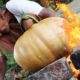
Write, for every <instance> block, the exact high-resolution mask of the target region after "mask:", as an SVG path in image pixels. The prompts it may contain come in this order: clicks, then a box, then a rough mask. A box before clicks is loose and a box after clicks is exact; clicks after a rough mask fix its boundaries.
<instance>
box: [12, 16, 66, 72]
mask: <svg viewBox="0 0 80 80" xmlns="http://www.w3.org/2000/svg"><path fill="white" fill-rule="evenodd" d="M64 21H65V20H64V19H63V18H60V17H52V18H47V19H44V20H42V21H40V22H39V23H36V24H34V25H33V26H32V27H31V28H30V29H28V30H27V31H26V32H25V33H24V34H23V35H22V36H21V37H20V38H19V39H18V40H17V41H16V44H15V46H14V59H15V60H16V62H17V63H18V64H19V65H20V66H21V67H22V68H23V69H25V70H28V71H31V72H35V71H37V70H39V69H41V68H43V67H44V66H46V65H48V64H49V63H51V62H53V61H55V60H57V59H59V58H61V57H63V56H64V49H65V44H66V41H67V38H66V35H65V32H64V30H63V29H62V28H61V27H60V26H62V25H63V23H64Z"/></svg>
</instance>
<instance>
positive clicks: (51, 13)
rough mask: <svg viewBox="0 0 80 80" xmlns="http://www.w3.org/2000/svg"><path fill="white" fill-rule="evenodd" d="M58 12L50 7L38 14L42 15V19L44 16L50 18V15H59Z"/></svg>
mask: <svg viewBox="0 0 80 80" xmlns="http://www.w3.org/2000/svg"><path fill="white" fill-rule="evenodd" d="M57 15H58V13H57V12H53V11H51V10H50V9H48V8H44V9H43V10H42V11H41V12H40V13H39V14H38V16H40V17H41V18H42V19H44V18H48V17H54V16H57Z"/></svg>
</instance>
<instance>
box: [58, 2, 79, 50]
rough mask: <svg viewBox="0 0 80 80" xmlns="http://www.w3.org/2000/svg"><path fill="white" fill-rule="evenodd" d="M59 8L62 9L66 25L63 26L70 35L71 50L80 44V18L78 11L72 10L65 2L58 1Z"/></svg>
mask: <svg viewBox="0 0 80 80" xmlns="http://www.w3.org/2000/svg"><path fill="white" fill-rule="evenodd" d="M57 8H59V9H60V10H62V12H63V14H64V18H65V19H66V20H67V21H65V22H64V25H65V26H62V27H63V29H64V30H65V32H66V35H67V37H68V45H69V46H70V48H71V50H73V49H74V48H75V47H77V46H78V45H79V44H80V19H79V17H78V15H77V14H76V13H73V12H71V10H70V8H69V7H68V6H67V5H66V4H64V3H57Z"/></svg>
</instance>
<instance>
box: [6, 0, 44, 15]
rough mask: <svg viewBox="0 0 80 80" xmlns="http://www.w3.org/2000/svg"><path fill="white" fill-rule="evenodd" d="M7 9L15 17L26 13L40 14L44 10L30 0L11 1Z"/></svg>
mask: <svg viewBox="0 0 80 80" xmlns="http://www.w3.org/2000/svg"><path fill="white" fill-rule="evenodd" d="M6 8H7V9H8V10H9V11H10V12H11V13H12V14H14V15H18V16H19V15H22V14H26V13H34V14H39V12H40V11H41V10H42V9H43V7H42V6H40V5H39V4H38V3H36V2H34V1H28V0H10V1H8V2H7V3H6Z"/></svg>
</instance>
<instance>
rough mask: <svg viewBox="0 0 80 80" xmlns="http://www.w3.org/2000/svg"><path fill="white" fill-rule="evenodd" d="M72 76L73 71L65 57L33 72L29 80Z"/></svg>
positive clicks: (66, 79)
mask: <svg viewBox="0 0 80 80" xmlns="http://www.w3.org/2000/svg"><path fill="white" fill-rule="evenodd" d="M71 78H72V71H71V69H70V67H69V65H68V63H67V61H66V58H65V57H63V58H61V59H59V60H57V61H55V62H53V63H51V64H49V65H47V66H46V67H44V68H43V69H41V70H40V71H38V72H36V73H34V74H32V75H31V76H29V77H28V78H27V80H70V79H71ZM71 80H76V79H71Z"/></svg>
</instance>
